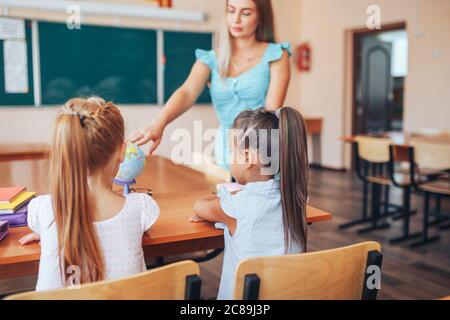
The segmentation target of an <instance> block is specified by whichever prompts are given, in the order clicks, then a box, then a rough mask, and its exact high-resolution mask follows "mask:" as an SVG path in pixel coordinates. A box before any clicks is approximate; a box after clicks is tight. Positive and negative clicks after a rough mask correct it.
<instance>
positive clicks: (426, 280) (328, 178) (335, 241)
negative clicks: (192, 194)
mask: <svg viewBox="0 0 450 320" xmlns="http://www.w3.org/2000/svg"><path fill="white" fill-rule="evenodd" d="M392 194H393V197H392V198H393V199H392V200H393V202H394V203H398V204H400V199H401V193H400V192H393V193H392ZM449 202H450V201H449V200H445V201H443V203H442V205H443V208H444V209H445V211H446V212H450V203H449ZM310 203H311V205H313V206H316V207H318V208H321V209H324V210H327V211H329V212H332V213H333V220H332V221H330V222H324V223H317V224H315V225H312V226H311V227H310V228H309V239H308V246H309V251H318V250H324V249H330V248H336V247H340V246H345V245H349V244H354V243H357V242H362V241H367V240H374V241H378V242H380V243H381V244H382V246H383V249H382V250H383V256H384V257H383V267H382V283H381V286H382V287H381V291H380V295H379V299H437V298H441V297H444V296H449V295H450V230H447V231H445V232H444V231H440V234H441V239H440V242H437V243H434V244H429V245H427V246H424V247H422V248H416V249H411V248H409V246H407V244H402V245H395V246H393V245H390V244H389V243H388V239H390V238H393V237H396V236H398V235H400V234H401V227H402V222H401V221H393V222H392V224H391V228H390V229H389V230H383V231H376V232H372V233H369V234H366V235H358V234H357V233H356V230H357V229H358V228H360V227H354V228H351V229H347V230H344V231H342V230H338V225H339V224H341V223H345V222H347V221H349V220H352V219H355V218H357V217H359V215H360V212H361V183H360V182H359V181H358V180H357V179H356V178H355V176H354V175H353V174H351V173H341V172H332V171H326V170H317V169H315V170H312V171H311V181H310ZM413 208H416V209H418V214H417V215H415V216H414V217H413V219H412V230H419V229H420V227H421V218H422V201H421V198H420V197H419V196H414V197H413ZM431 232H432V233H434V232H437V229H435V228H432V229H431ZM189 257H192V256H183V257H180V256H178V257H170V259H167V260H166V261H167V262H170V261H176V260H180V259H184V258H189ZM200 266H201V277H202V279H203V287H202V295H203V297H204V298H205V299H212V298H214V297H215V296H216V295H217V290H218V287H219V281H220V274H221V269H222V255H220V256H218V257H217V258H215V259H213V260H211V261H208V262H204V263H201V264H200ZM35 282H36V278H35V277H25V278H21V279H16V280H14V281H2V282H0V294H2V293H3V294H4V293H6V292H12V291H23V290H30V289H33V286H34V285H35Z"/></svg>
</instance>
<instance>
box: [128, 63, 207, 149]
mask: <svg viewBox="0 0 450 320" xmlns="http://www.w3.org/2000/svg"><path fill="white" fill-rule="evenodd" d="M210 72H211V71H210V69H209V68H208V67H207V66H206V65H204V64H203V63H202V62H200V61H197V62H195V63H194V65H193V67H192V70H191V72H190V74H189V76H188V77H187V79H186V81H185V82H184V83H183V85H182V86H181V87H179V88H178V89H177V90H176V91H175V92H174V93H173V94H172V96H171V97H170V98H169V100H168V101H167V103H166V105H165V106H164V108H163V110H162V111H161V113H160V114H159V116H158V118H157V119H156V121H155V123H154V124H153V125H151V126H150V127H149V128H147V129H144V130H139V131H136V132H133V133H132V134H131V135H130V137H129V140H131V142H135V143H137V144H138V145H142V144H145V143H147V142H149V141H153V145H152V147H151V149H150V154H152V153H153V151H154V150H155V149H156V148H157V147H158V145H159V143H160V142H161V138H162V135H163V132H164V129H165V127H166V126H167V125H168V124H169V123H171V122H172V121H173V120H175V119H176V118H178V117H179V116H180V115H182V114H183V113H184V112H186V111H187V110H188V109H189V108H191V107H192V106H193V105H194V103H195V101H197V99H198V97H199V96H200V94H201V93H202V91H203V89H204V87H205V85H206V83H207V81H208V79H209V75H210Z"/></svg>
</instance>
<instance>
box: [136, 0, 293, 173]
mask: <svg viewBox="0 0 450 320" xmlns="http://www.w3.org/2000/svg"><path fill="white" fill-rule="evenodd" d="M195 54H196V57H197V61H196V62H195V64H194V66H193V67H192V70H191V73H190V75H189V76H188V78H187V79H186V81H185V82H184V84H183V85H182V86H181V87H180V88H178V90H177V91H175V93H174V94H173V95H172V96H171V97H170V99H169V100H168V101H167V104H166V105H165V107H164V108H163V110H162V112H161V113H160V115H159V117H158V119H157V121H156V122H155V123H154V124H153V125H152V126H150V127H149V128H148V129H145V130H140V131H137V132H134V133H133V134H132V135H131V136H130V139H131V140H132V141H133V142H136V143H138V144H139V145H142V144H145V143H147V142H149V141H152V142H153V145H152V146H151V148H150V154H152V153H153V151H154V150H155V149H156V148H157V147H158V145H159V144H160V142H161V138H162V136H163V133H164V129H165V127H166V126H167V125H168V124H169V123H170V122H172V121H173V120H175V119H176V118H177V117H179V116H180V115H181V114H183V113H184V112H185V111H187V110H188V109H189V108H191V107H192V106H193V105H194V103H195V102H196V100H197V98H198V97H199V95H200V94H201V92H202V91H203V88H204V87H205V85H206V84H207V83H208V81H210V93H211V97H212V102H213V105H214V109H215V111H216V113H217V117H218V119H219V122H220V128H219V131H218V134H217V135H216V147H215V159H216V162H217V163H218V164H219V165H221V166H223V167H225V168H228V167H229V166H228V142H227V140H228V139H227V129H229V128H231V126H232V124H233V122H234V120H235V119H236V117H237V116H238V114H239V113H240V112H241V111H243V110H245V109H252V110H255V109H257V108H260V107H261V106H265V107H266V109H268V110H276V109H278V108H280V107H281V106H282V105H283V103H284V99H285V96H286V91H287V88H288V84H289V79H290V65H289V55H290V44H289V43H275V30H274V18H273V10H272V3H271V1H270V0H227V1H226V19H225V24H224V26H223V30H222V35H221V39H220V43H219V48H218V49H217V50H211V51H204V50H200V49H197V50H196V52H195Z"/></svg>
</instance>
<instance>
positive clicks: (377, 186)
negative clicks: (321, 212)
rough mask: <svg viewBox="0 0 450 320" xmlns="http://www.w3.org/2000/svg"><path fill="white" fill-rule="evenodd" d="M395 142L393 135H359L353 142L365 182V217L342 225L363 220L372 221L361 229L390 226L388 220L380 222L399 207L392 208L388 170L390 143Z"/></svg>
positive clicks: (350, 224)
mask: <svg viewBox="0 0 450 320" xmlns="http://www.w3.org/2000/svg"><path fill="white" fill-rule="evenodd" d="M391 144H392V141H391V140H390V139H386V138H375V137H366V136H358V137H356V143H354V144H353V148H354V153H355V157H356V160H355V164H356V174H357V176H358V177H359V178H360V180H361V181H362V182H363V217H362V219H361V220H357V221H354V222H350V223H347V224H345V225H342V226H341V229H342V228H346V227H347V226H352V225H356V224H362V223H370V224H371V225H370V226H369V227H367V228H363V229H361V230H358V232H359V233H366V232H369V231H373V230H380V229H386V228H389V227H390V225H389V224H388V223H386V222H384V223H379V221H380V219H381V218H383V216H386V215H392V214H396V213H398V211H399V210H398V209H397V210H396V211H394V212H389V191H390V190H389V187H390V185H391V184H392V183H391V181H390V179H389V176H388V175H387V174H386V172H385V170H386V169H387V168H388V164H389V161H390V155H389V146H390V145H391ZM369 187H371V189H372V190H371V194H372V197H371V204H370V217H369V215H368V214H367V208H368V202H369V201H368V192H369ZM383 188H384V191H385V192H384V214H383V215H382V214H381V206H382V204H383V203H382V201H381V200H382V189H383ZM399 209H400V210H401V211H403V208H399Z"/></svg>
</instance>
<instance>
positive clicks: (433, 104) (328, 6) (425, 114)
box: [298, 0, 450, 168]
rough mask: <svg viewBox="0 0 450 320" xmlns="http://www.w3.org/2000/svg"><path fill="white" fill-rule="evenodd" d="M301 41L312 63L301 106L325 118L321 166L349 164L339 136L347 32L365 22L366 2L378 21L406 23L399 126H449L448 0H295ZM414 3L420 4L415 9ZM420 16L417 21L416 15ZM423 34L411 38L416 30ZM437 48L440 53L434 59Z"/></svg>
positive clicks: (346, 126) (345, 116) (344, 118)
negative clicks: (375, 8)
mask: <svg viewBox="0 0 450 320" xmlns="http://www.w3.org/2000/svg"><path fill="white" fill-rule="evenodd" d="M300 2H301V5H300V12H299V13H298V16H299V19H298V20H299V23H300V30H301V40H302V41H309V42H310V44H311V47H312V50H313V51H312V52H313V53H312V55H313V57H312V60H313V66H312V70H311V72H309V73H304V74H302V75H301V77H300V81H299V87H298V90H299V92H300V101H299V102H300V106H301V108H302V109H304V110H305V113H306V114H308V115H313V116H322V117H323V118H324V133H323V137H322V146H323V147H322V159H323V164H324V165H326V166H330V167H336V168H341V167H343V166H344V165H346V166H348V164H349V152H348V149H347V152H345V151H344V150H345V148H344V144H343V143H341V142H340V141H339V139H340V137H341V136H343V135H344V134H348V133H350V132H351V131H350V130H351V123H350V119H351V104H350V102H351V99H350V98H351V97H349V94H350V92H351V91H350V88H349V80H350V78H349V74H348V73H346V72H349V70H350V69H349V68H348V67H349V65H348V64H349V63H350V61H351V60H349V52H348V51H346V49H347V48H346V46H345V44H346V40H348V38H346V36H347V35H346V31H347V30H351V29H359V28H363V27H365V26H366V20H367V17H368V16H367V14H366V9H367V7H368V6H369V5H373V4H375V5H378V6H380V8H381V19H382V24H390V23H396V22H406V23H407V31H408V40H409V74H408V77H407V80H406V90H405V114H404V126H405V129H406V130H407V131H414V130H418V129H420V128H424V127H432V128H433V127H434V128H441V129H449V128H450V124H449V123H450V122H449V120H448V119H450V90H449V85H450V41H449V39H450V38H449V31H450V1H449V0H418V1H416V0H300ZM417 4H419V5H420V11H418V7H417ZM417 17H418V18H419V20H418V19H417ZM419 27H420V29H421V30H422V31H423V34H422V35H420V36H416V35H415V34H416V31H417V30H418V29H419ZM434 50H437V51H439V53H440V57H439V58H437V59H434V58H433V51H434Z"/></svg>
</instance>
